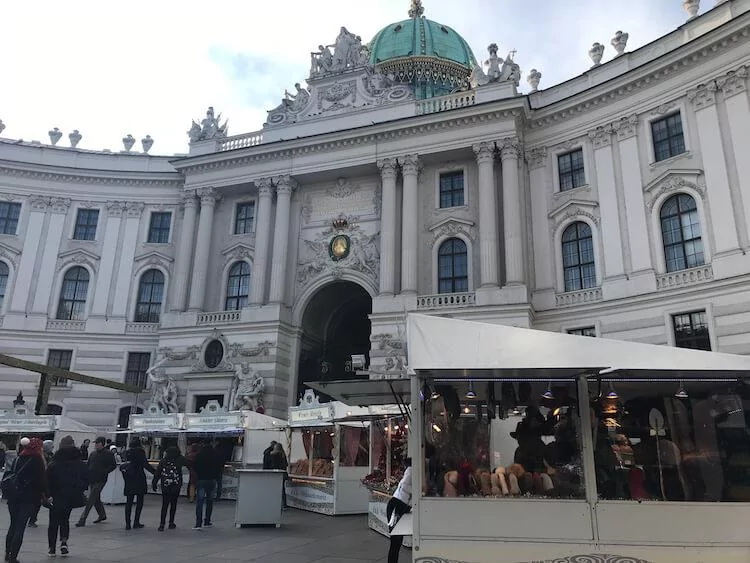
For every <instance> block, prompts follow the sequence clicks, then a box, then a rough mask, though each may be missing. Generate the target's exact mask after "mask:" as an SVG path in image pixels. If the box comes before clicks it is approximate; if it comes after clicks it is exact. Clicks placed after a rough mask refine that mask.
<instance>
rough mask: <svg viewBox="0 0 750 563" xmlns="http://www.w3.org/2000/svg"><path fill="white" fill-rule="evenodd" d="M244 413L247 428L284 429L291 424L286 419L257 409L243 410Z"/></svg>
mask: <svg viewBox="0 0 750 563" xmlns="http://www.w3.org/2000/svg"><path fill="white" fill-rule="evenodd" d="M242 415H243V417H244V419H245V428H246V429H247V430H283V429H284V428H286V427H288V426H289V424H288V423H287V421H286V420H283V419H281V418H275V417H273V416H268V415H267V414H261V413H259V412H255V411H243V412H242Z"/></svg>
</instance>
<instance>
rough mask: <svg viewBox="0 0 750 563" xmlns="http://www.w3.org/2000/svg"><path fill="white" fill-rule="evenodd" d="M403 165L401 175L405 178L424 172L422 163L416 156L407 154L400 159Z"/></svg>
mask: <svg viewBox="0 0 750 563" xmlns="http://www.w3.org/2000/svg"><path fill="white" fill-rule="evenodd" d="M398 160H399V163H400V164H401V173H402V174H403V175H404V176H416V175H417V174H419V172H420V171H421V170H422V162H421V161H420V160H419V156H418V155H416V154H407V155H405V156H402V157H399V159H398Z"/></svg>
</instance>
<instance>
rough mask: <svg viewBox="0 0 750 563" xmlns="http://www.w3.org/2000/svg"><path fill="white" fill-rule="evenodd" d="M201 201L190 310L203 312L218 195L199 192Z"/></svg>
mask: <svg viewBox="0 0 750 563" xmlns="http://www.w3.org/2000/svg"><path fill="white" fill-rule="evenodd" d="M198 197H200V200H201V212H200V217H199V218H198V235H197V237H196V241H195V258H194V260H193V279H192V282H191V283H190V306H189V308H190V310H191V311H201V310H203V299H204V297H205V295H206V276H208V259H209V257H210V254H211V233H212V232H213V228H214V208H215V207H216V200H217V199H218V194H217V193H216V190H215V189H214V188H201V189H199V190H198Z"/></svg>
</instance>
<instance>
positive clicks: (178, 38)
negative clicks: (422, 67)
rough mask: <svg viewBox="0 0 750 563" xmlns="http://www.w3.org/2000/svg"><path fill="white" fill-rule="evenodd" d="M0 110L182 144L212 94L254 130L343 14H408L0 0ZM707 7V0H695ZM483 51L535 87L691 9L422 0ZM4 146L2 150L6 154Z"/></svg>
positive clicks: (116, 135)
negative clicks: (619, 38) (512, 55)
mask: <svg viewBox="0 0 750 563" xmlns="http://www.w3.org/2000/svg"><path fill="white" fill-rule="evenodd" d="M2 3H3V10H2V12H3V17H2V25H1V26H0V73H1V74H0V76H1V77H2V85H0V119H2V120H3V122H4V123H5V125H6V129H5V131H4V132H3V133H2V136H3V137H8V138H13V139H24V140H26V141H31V140H39V141H42V142H49V137H48V135H47V131H48V130H50V129H51V128H52V127H59V128H60V129H61V130H62V131H63V132H64V134H65V136H64V137H63V139H62V140H61V141H60V145H61V146H67V145H68V139H67V134H68V133H69V132H70V131H72V130H73V129H79V130H80V132H81V134H82V135H83V140H82V141H81V143H80V144H79V147H81V148H87V149H95V150H100V149H104V148H107V149H111V150H113V151H117V150H122V143H121V140H120V139H121V138H122V137H123V136H125V135H126V134H128V133H130V134H132V135H133V136H134V137H135V138H136V139H137V140H138V143H137V144H136V149H138V150H140V139H141V138H142V137H143V136H144V135H146V134H147V133H148V134H150V135H151V136H152V137H153V138H154V140H155V143H154V147H153V149H152V150H151V152H152V154H174V153H184V152H187V135H186V131H187V130H188V128H189V126H190V120H191V119H193V118H195V119H199V118H200V117H202V116H203V115H205V111H206V107H207V106H209V105H213V106H214V107H215V108H216V111H217V112H222V113H223V115H224V116H225V117H228V118H229V120H230V121H229V133H230V135H232V134H239V133H244V132H249V131H256V130H259V129H260V128H261V127H262V125H263V122H264V121H265V116H266V111H267V110H270V109H272V108H274V107H275V106H276V105H278V104H279V100H280V98H281V97H282V95H283V92H284V89H285V88H288V89H289V90H293V86H294V83H295V82H297V81H301V79H304V78H306V77H307V74H308V72H309V68H310V52H311V51H312V50H313V49H315V48H316V47H317V45H318V44H320V43H324V44H330V43H332V42H333V40H334V39H335V37H336V35H337V34H338V30H339V28H340V27H341V26H342V25H343V26H346V27H347V28H348V29H349V31H351V32H353V33H355V34H357V35H361V36H362V39H363V40H364V41H369V40H370V39H371V38H372V37H373V35H374V34H375V33H376V32H377V31H378V30H379V29H380V28H382V27H384V26H386V25H388V24H389V23H393V22H396V21H399V20H402V19H405V18H406V17H407V11H408V8H409V0H375V1H373V2H362V1H357V0H328V1H325V0H321V1H311V0H286V1H276V2H269V1H266V0H245V1H240V0H212V1H210V2H195V1H193V0H182V1H173V0H150V1H145V0H129V1H127V2H102V1H101V0H97V1H91V0H73V1H67V2H60V1H59V0H54V1H53V0H37V1H34V2H31V1H27V0H2ZM702 4H703V6H702V8H701V12H704V11H706V10H708V9H710V8H711V7H712V6H713V4H714V0H703V2H702ZM424 7H425V16H426V17H428V18H430V19H433V20H435V21H438V22H440V23H442V24H445V25H448V26H450V27H452V28H453V29H455V30H456V31H457V32H458V33H460V34H461V35H462V36H463V37H464V38H465V39H466V40H467V41H468V43H469V45H471V47H472V49H473V50H474V54H475V55H476V57H477V59H478V60H485V59H486V55H487V51H486V49H487V45H488V44H489V43H492V42H496V43H497V44H498V45H499V46H500V54H501V55H502V56H505V54H506V53H507V51H509V50H510V49H516V50H517V51H518V53H517V55H516V62H517V63H518V64H519V65H520V66H521V69H522V71H523V73H524V75H523V79H522V83H521V87H522V90H523V91H526V90H528V86H527V84H526V80H525V78H526V72H527V71H528V70H530V69H531V68H537V69H538V70H539V71H541V73H542V75H543V77H542V82H541V85H540V88H545V87H549V86H551V85H553V84H556V83H559V82H562V81H564V80H567V79H568V78H572V77H573V76H576V75H578V74H580V73H582V72H584V71H585V70H587V69H588V68H589V67H590V65H591V61H590V59H589V58H588V49H589V47H590V46H591V44H592V43H593V42H595V41H599V42H600V43H602V44H604V45H605V46H606V47H607V49H606V51H605V55H604V60H605V61H606V60H609V59H610V58H611V57H612V56H613V54H614V49H612V47H611V46H610V44H609V41H610V39H611V38H612V36H613V35H614V33H615V32H616V31H617V30H622V31H626V32H629V34H630V40H629V42H628V50H633V49H635V48H637V47H639V46H641V45H644V44H646V43H649V42H651V41H653V40H654V39H656V38H658V37H659V36H661V35H663V34H665V33H667V32H669V31H671V30H673V29H675V28H677V27H678V26H680V25H682V24H683V23H684V22H685V20H686V17H687V16H686V14H685V12H684V10H683V8H682V0H424ZM0 157H1V155H0Z"/></svg>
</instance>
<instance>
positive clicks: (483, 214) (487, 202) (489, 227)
mask: <svg viewBox="0 0 750 563" xmlns="http://www.w3.org/2000/svg"><path fill="white" fill-rule="evenodd" d="M472 148H473V149H474V154H475V155H476V158H477V168H478V169H479V174H478V178H479V256H480V260H479V262H480V270H481V273H482V275H481V285H482V287H490V286H495V287H496V286H497V284H498V275H497V256H498V252H497V196H496V195H495V170H494V168H495V143H492V142H482V143H478V144H476V145H474V146H473V147H472Z"/></svg>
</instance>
